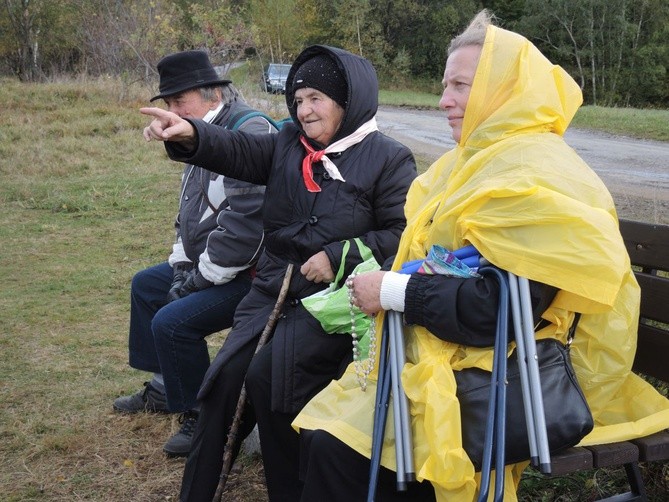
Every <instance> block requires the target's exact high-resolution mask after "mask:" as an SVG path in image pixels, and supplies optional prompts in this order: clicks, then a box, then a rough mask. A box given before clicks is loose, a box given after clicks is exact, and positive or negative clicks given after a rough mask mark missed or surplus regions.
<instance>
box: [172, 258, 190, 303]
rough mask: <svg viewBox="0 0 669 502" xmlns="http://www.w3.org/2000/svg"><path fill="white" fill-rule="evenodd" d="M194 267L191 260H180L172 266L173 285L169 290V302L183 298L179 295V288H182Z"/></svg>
mask: <svg viewBox="0 0 669 502" xmlns="http://www.w3.org/2000/svg"><path fill="white" fill-rule="evenodd" d="M192 268H193V264H192V263H190V262H178V263H175V264H174V266H173V267H172V270H173V272H172V273H173V276H172V285H171V286H170V290H169V291H168V292H167V303H170V302H173V301H174V300H178V299H179V298H181V297H180V296H179V290H180V289H181V286H183V284H184V282H186V278H187V277H188V272H190V271H191V269H192Z"/></svg>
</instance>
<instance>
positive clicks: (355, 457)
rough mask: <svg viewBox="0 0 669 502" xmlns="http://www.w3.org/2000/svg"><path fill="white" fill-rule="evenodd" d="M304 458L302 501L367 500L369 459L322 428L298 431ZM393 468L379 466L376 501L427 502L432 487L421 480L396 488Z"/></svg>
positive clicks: (339, 501) (344, 501)
mask: <svg viewBox="0 0 669 502" xmlns="http://www.w3.org/2000/svg"><path fill="white" fill-rule="evenodd" d="M301 436H302V438H301V439H302V448H303V456H304V457H305V459H304V460H305V462H304V464H303V469H302V477H303V479H304V490H303V492H302V498H301V499H300V500H301V501H302V502H358V501H362V500H367V491H368V489H369V469H370V461H369V459H368V458H366V457H364V456H362V455H360V454H359V453H358V452H356V451H355V450H353V449H351V448H349V447H348V446H347V445H346V444H345V443H343V442H341V441H339V440H338V439H337V438H335V437H334V436H332V435H330V434H328V433H327V432H325V431H322V430H316V431H302V435H301ZM396 481H397V480H396V475H395V472H393V471H391V470H389V469H386V468H385V467H381V470H380V471H379V483H378V485H377V489H376V498H375V500H376V501H377V502H395V501H397V502H402V501H409V500H413V501H416V502H431V501H434V500H436V499H435V494H434V488H432V485H431V484H430V483H429V482H427V481H424V482H422V483H417V482H416V483H409V484H408V489H407V491H405V492H398V491H397V489H396Z"/></svg>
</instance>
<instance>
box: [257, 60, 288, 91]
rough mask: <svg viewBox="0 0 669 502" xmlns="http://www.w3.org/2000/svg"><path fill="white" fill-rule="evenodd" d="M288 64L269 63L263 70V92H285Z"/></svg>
mask: <svg viewBox="0 0 669 502" xmlns="http://www.w3.org/2000/svg"><path fill="white" fill-rule="evenodd" d="M290 66H291V65H289V64H277V63H270V64H268V65H266V66H265V70H264V71H263V85H264V88H265V92H271V93H275V94H276V93H284V92H286V79H287V78H288V71H289V70H290Z"/></svg>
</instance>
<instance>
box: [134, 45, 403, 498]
mask: <svg viewBox="0 0 669 502" xmlns="http://www.w3.org/2000/svg"><path fill="white" fill-rule="evenodd" d="M377 94H378V82H377V79H376V73H375V71H374V68H373V67H372V65H371V64H370V63H369V61H367V60H366V59H364V58H361V57H359V56H356V55H353V54H351V53H348V52H346V51H344V50H341V49H336V48H332V47H325V46H312V47H309V48H307V49H305V50H304V51H303V52H302V53H301V54H300V55H299V56H298V57H297V59H296V60H295V62H294V64H293V66H292V68H291V70H290V73H289V76H288V84H287V89H286V103H287V105H288V109H289V110H290V114H291V116H292V118H293V120H294V123H290V124H288V125H286V126H284V127H283V128H282V130H281V131H280V132H279V133H278V134H275V135H267V136H253V135H250V134H245V133H243V132H237V131H226V130H223V129H221V128H217V127H211V126H209V125H207V124H205V123H204V122H201V121H197V120H192V121H184V120H183V119H180V118H179V117H177V116H174V115H172V114H169V113H168V112H165V111H163V110H160V109H142V113H145V114H148V115H152V116H153V117H154V120H153V121H152V123H151V124H150V125H149V126H148V127H147V128H146V129H145V131H144V136H145V138H146V139H147V140H151V139H157V140H162V141H166V143H165V146H166V149H167V151H168V153H169V155H170V157H171V158H172V159H175V160H179V161H182V162H188V163H194V164H197V165H199V166H203V167H205V168H207V169H210V170H212V171H215V172H219V173H222V174H225V175H226V176H231V177H234V178H238V179H241V180H245V181H249V182H252V183H257V184H263V185H266V186H267V189H266V192H265V206H264V228H265V251H264V252H263V254H262V256H261V258H260V260H259V262H258V267H257V276H256V278H255V280H254V281H253V285H252V288H251V291H250V292H249V294H248V295H247V296H246V297H245V298H244V299H243V300H242V302H241V303H240V304H239V307H238V308H237V311H236V314H235V320H234V324H233V327H232V330H231V331H230V333H229V335H228V337H227V339H226V341H225V343H224V345H223V347H222V348H221V350H220V352H219V353H218V355H217V356H216V359H215V360H214V362H213V363H212V365H211V367H210V368H209V371H208V373H207V375H206V376H205V380H204V383H203V385H202V388H201V389H200V393H199V396H198V399H199V400H200V402H201V415H200V420H199V421H198V427H197V430H196V432H195V437H194V440H193V447H192V450H191V453H190V456H189V458H188V461H187V463H186V468H185V472H184V479H183V484H182V488H181V500H210V499H211V497H212V495H213V493H214V491H215V489H216V485H217V482H218V478H219V474H220V470H221V466H222V456H223V449H224V445H225V441H226V435H227V432H228V430H229V428H230V425H231V422H232V418H233V415H234V411H235V408H236V404H237V400H238V397H239V394H240V390H241V387H242V384H243V383H244V378H245V375H247V371H248V375H247V376H246V388H247V391H248V393H249V397H250V400H251V404H252V407H250V408H249V407H247V411H246V416H245V417H244V421H243V426H242V428H243V430H242V431H240V435H241V436H242V437H244V436H245V435H247V434H248V433H249V432H250V431H251V429H252V428H253V425H254V422H255V420H257V423H258V427H259V431H260V441H261V448H262V454H263V462H264V467H265V476H266V479H267V487H268V492H269V496H270V499H271V500H273V501H274V500H286V501H288V500H291V501H292V500H299V498H300V493H301V490H302V486H301V483H300V481H299V479H298V470H299V436H298V434H297V433H296V432H295V431H294V430H293V429H292V427H291V425H290V424H291V422H292V420H293V418H294V417H295V416H296V415H297V413H298V412H299V410H300V409H301V408H302V407H303V406H304V404H305V403H307V402H308V401H309V399H310V398H311V397H313V396H314V395H315V394H316V393H317V392H319V391H320V390H321V389H322V388H323V387H325V385H327V384H328V383H329V382H330V381H331V380H332V379H334V378H337V377H338V376H339V375H340V374H341V373H342V371H343V370H344V368H345V367H346V366H347V364H348V363H349V362H350V361H351V359H352V343H351V342H352V341H351V337H350V336H345V335H341V334H339V335H337V334H334V335H333V334H327V333H325V332H324V331H323V329H322V328H321V326H320V324H319V322H318V321H317V320H316V319H315V318H314V317H313V316H311V314H309V312H307V311H306V310H305V309H304V307H303V306H302V305H301V302H300V299H302V298H304V297H306V296H309V295H311V294H313V293H315V292H317V291H319V290H322V289H324V288H325V287H327V285H328V284H327V283H329V282H332V281H333V279H334V271H336V270H337V269H338V267H339V264H340V262H341V260H342V254H343V253H342V250H343V246H344V242H343V241H345V240H351V239H353V238H355V237H360V238H361V239H362V241H363V242H364V243H365V244H366V245H367V246H368V247H369V248H371V250H372V252H373V254H374V256H375V258H376V260H377V261H378V262H379V263H383V262H384V261H385V260H386V259H387V258H388V257H390V256H392V255H394V254H395V252H396V250H397V245H398V242H399V237H400V234H401V233H402V230H403V229H404V226H405V223H406V222H405V218H404V212H403V205H404V201H405V197H406V193H407V190H408V188H409V185H410V184H411V181H412V180H413V179H414V177H415V174H416V173H415V171H416V168H415V162H414V159H413V156H412V154H411V152H410V151H409V149H407V148H406V147H404V146H403V145H401V144H399V143H397V142H395V141H394V140H392V139H390V138H388V137H386V136H385V135H383V134H382V133H380V132H379V131H378V128H377V126H376V120H375V115H376V111H377V105H378V102H377ZM360 261H361V258H360V255H359V253H358V252H357V247H356V246H355V245H352V246H351V251H350V252H349V253H348V254H347V256H346V257H345V275H344V277H346V276H347V275H348V274H350V272H351V271H352V270H353V269H354V268H355V266H356V265H357V264H358V263H360ZM289 263H293V264H295V267H296V270H297V269H298V268H299V271H300V273H297V274H294V275H293V277H292V280H291V282H290V287H289V290H288V296H287V300H286V303H285V306H284V308H283V311H282V315H281V317H280V319H279V321H278V322H277V324H276V327H275V330H274V334H273V337H272V339H271V340H270V341H269V343H268V344H267V345H265V346H264V347H263V348H262V349H261V350H260V351H259V352H258V353H257V354H255V355H254V351H255V348H256V345H257V341H258V337H259V336H260V334H261V332H262V330H263V328H264V326H265V324H266V322H267V319H268V317H269V314H270V312H271V310H272V308H273V307H274V305H275V302H276V299H277V296H278V293H279V289H280V287H281V283H282V280H283V277H284V274H285V271H286V267H287V265H288V264H289ZM235 453H236V452H235Z"/></svg>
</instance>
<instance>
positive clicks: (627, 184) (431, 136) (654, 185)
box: [377, 107, 669, 223]
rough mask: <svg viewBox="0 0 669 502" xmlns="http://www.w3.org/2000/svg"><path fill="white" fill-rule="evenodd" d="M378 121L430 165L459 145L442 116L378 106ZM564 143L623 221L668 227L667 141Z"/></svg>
mask: <svg viewBox="0 0 669 502" xmlns="http://www.w3.org/2000/svg"><path fill="white" fill-rule="evenodd" d="M377 120H378V123H379V129H381V130H382V131H383V132H385V133H386V134H388V135H389V136H391V137H393V138H395V139H397V140H398V141H401V142H402V143H404V144H405V145H407V146H408V147H409V148H411V149H412V150H413V151H414V153H415V154H416V156H417V157H419V158H420V157H422V158H424V159H425V160H426V161H428V162H432V161H434V160H435V159H437V158H438V157H439V156H440V155H441V154H443V153H444V152H446V151H447V150H449V149H450V148H452V147H453V146H454V145H455V143H454V142H453V139H452V138H451V129H450V127H449V126H448V122H447V120H446V117H445V114H444V112H439V111H434V110H430V111H425V110H410V109H404V108H392V107H380V108H379V112H378V115H377ZM565 140H566V141H567V143H568V144H569V145H570V146H571V147H572V148H574V149H575V150H576V151H577V152H578V153H579V155H581V157H582V158H583V159H584V160H585V161H586V162H587V163H588V164H589V165H590V166H591V167H592V168H593V169H594V170H595V171H596V172H597V174H599V176H600V177H601V178H602V180H603V181H604V183H605V184H606V186H607V187H608V189H609V190H610V191H611V193H612V194H613V197H614V199H615V200H616V205H617V206H618V209H619V212H620V213H621V216H625V217H641V218H642V219H644V220H645V221H653V222H662V223H669V142H659V141H642V140H635V139H630V138H625V137H620V136H612V135H607V134H603V133H596V132H590V131H583V130H571V129H570V130H567V133H566V134H565ZM636 198H641V199H643V201H642V202H638V201H633V199H636ZM631 205H634V206H635V207H634V208H632V207H630V206H631ZM643 216H646V217H643Z"/></svg>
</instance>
